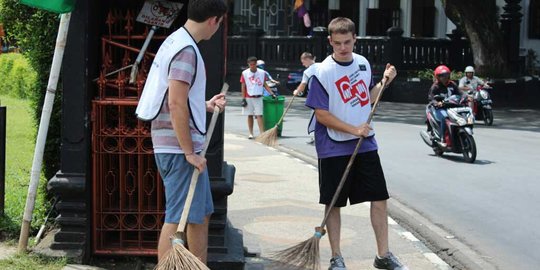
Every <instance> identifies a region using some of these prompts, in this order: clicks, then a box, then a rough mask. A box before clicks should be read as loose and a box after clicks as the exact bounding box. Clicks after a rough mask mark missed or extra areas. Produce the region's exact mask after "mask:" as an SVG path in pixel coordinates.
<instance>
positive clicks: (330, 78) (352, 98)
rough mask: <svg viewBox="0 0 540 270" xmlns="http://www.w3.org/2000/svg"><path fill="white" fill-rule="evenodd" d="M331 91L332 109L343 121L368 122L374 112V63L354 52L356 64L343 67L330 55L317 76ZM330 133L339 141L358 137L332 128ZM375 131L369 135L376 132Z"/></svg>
mask: <svg viewBox="0 0 540 270" xmlns="http://www.w3.org/2000/svg"><path fill="white" fill-rule="evenodd" d="M315 76H316V77H317V79H318V80H319V81H320V82H321V85H322V86H323V87H324V89H325V90H326V92H327V93H328V100H329V104H328V108H329V109H328V110H329V112H330V113H331V114H332V115H334V116H336V117H337V118H338V119H340V120H341V121H343V122H345V123H348V124H350V125H353V126H360V125H361V124H363V123H366V122H367V120H368V117H369V113H370V112H371V101H370V96H369V90H370V89H369V86H370V85H371V66H370V65H369V62H368V60H367V59H366V58H365V57H363V56H361V55H358V54H355V53H353V63H352V64H350V65H348V66H342V65H340V64H338V63H336V62H335V61H334V59H333V58H332V56H328V57H327V58H326V59H325V60H324V61H323V62H322V63H321V65H319V67H318V71H317V74H316V75H315ZM327 130H328V135H329V136H330V138H331V139H332V140H335V141H348V140H355V139H358V137H356V136H354V135H351V134H349V133H345V132H341V131H337V130H334V129H331V128H328V129H327ZM374 134H375V133H374V131H373V130H372V131H371V132H370V134H369V136H372V135H374Z"/></svg>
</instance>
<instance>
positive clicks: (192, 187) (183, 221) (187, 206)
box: [176, 83, 229, 232]
mask: <svg viewBox="0 0 540 270" xmlns="http://www.w3.org/2000/svg"><path fill="white" fill-rule="evenodd" d="M228 90H229V84H227V83H223V87H222V88H221V93H222V94H227V91H228ZM218 116H219V108H218V107H217V106H214V112H213V114H212V119H211V120H210V125H209V126H208V132H207V133H206V140H205V141H204V146H203V150H202V152H201V153H200V154H199V155H200V156H201V157H204V156H205V155H206V151H207V150H208V145H209V144H210V139H212V133H214V128H215V127H216V122H217V118H218ZM199 174H200V172H199V170H197V168H194V169H193V174H192V175H191V182H190V184H189V191H188V194H187V197H186V202H185V203H184V210H183V211H182V216H181V217H180V222H178V228H177V229H176V231H177V232H184V230H185V228H186V224H187V218H188V215H189V209H190V208H191V202H192V201H193V195H194V194H195V187H196V186H197V181H198V180H199Z"/></svg>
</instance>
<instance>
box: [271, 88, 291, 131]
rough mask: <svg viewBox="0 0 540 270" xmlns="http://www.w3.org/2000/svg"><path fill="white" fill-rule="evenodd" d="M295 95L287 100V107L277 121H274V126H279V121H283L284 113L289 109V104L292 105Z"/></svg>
mask: <svg viewBox="0 0 540 270" xmlns="http://www.w3.org/2000/svg"><path fill="white" fill-rule="evenodd" d="M295 97H296V95H293V96H292V98H291V101H289V104H287V108H285V111H284V112H283V114H282V115H281V118H279V121H278V122H277V123H276V125H275V126H276V127H277V126H279V124H281V122H282V121H283V118H284V117H285V115H286V114H287V112H288V111H289V109H290V108H291V105H292V103H293V101H294V98H295Z"/></svg>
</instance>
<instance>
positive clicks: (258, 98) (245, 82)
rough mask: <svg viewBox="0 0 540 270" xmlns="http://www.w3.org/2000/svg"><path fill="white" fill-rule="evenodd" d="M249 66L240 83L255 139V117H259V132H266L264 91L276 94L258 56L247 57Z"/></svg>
mask: <svg viewBox="0 0 540 270" xmlns="http://www.w3.org/2000/svg"><path fill="white" fill-rule="evenodd" d="M247 63H248V66H249V68H248V69H246V70H244V71H242V75H241V76H240V83H242V98H243V99H242V106H243V107H244V109H243V114H244V115H247V116H248V118H247V122H248V129H249V137H248V138H249V139H253V117H255V118H257V125H259V134H261V133H263V132H264V122H263V118H262V117H263V99H262V97H263V93H264V91H265V90H266V91H267V92H268V93H269V94H270V95H271V96H272V97H273V98H275V97H276V95H275V94H274V93H273V92H272V90H271V89H270V87H268V85H266V83H265V82H266V81H268V80H269V78H268V76H267V73H266V72H265V71H264V70H262V69H260V68H257V57H254V56H251V57H249V58H248V59H247Z"/></svg>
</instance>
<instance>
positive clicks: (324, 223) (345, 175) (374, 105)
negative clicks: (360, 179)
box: [321, 76, 389, 228]
mask: <svg viewBox="0 0 540 270" xmlns="http://www.w3.org/2000/svg"><path fill="white" fill-rule="evenodd" d="M385 78H386V81H387V82H388V79H389V78H388V76H386V77H385ZM385 88H386V83H385V84H383V86H382V89H381V91H380V92H379V94H378V95H377V98H376V99H375V103H373V107H372V108H371V112H370V113H369V117H368V119H367V122H366V123H368V124H371V119H373V115H374V114H375V110H376V109H377V105H379V101H380V100H381V97H382V94H383V92H384V89H385ZM363 141H364V137H360V139H359V140H358V143H357V144H356V147H355V148H354V152H353V153H352V155H351V158H350V159H349V163H347V168H346V169H345V172H344V173H343V175H342V176H341V180H340V181H339V185H338V187H337V189H336V192H335V193H334V196H333V197H332V201H331V202H330V204H329V205H328V210H327V211H326V213H325V214H324V219H323V221H322V222H321V228H324V226H325V225H326V220H327V219H328V216H329V215H330V210H332V208H333V207H334V205H335V204H336V201H337V199H338V197H339V194H340V193H341V189H343V186H344V185H345V180H346V179H347V176H349V172H350V170H351V167H352V165H353V163H354V159H355V158H356V154H358V150H359V149H360V146H361V145H362V142H363Z"/></svg>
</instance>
